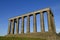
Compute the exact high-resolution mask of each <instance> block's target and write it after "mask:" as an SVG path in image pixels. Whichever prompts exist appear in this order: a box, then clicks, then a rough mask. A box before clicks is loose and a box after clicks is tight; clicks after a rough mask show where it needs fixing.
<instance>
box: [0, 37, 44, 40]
mask: <svg viewBox="0 0 60 40" xmlns="http://www.w3.org/2000/svg"><path fill="white" fill-rule="evenodd" d="M0 40H45V39H40V38H27V37H26V38H24V37H0Z"/></svg>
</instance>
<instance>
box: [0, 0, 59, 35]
mask: <svg viewBox="0 0 60 40" xmlns="http://www.w3.org/2000/svg"><path fill="white" fill-rule="evenodd" d="M47 7H49V8H51V9H52V12H53V14H54V19H55V25H56V32H57V33H58V32H60V0H0V36H3V35H6V34H7V30H8V19H9V18H11V17H14V16H18V15H23V14H27V13H28V12H31V11H34V10H39V9H43V8H47ZM37 17H38V18H37V20H39V16H37ZM32 18H33V17H31V20H32ZM45 22H46V21H45ZM25 23H26V20H25ZM45 24H46V23H45ZM30 25H31V27H32V21H31V24H30ZM37 26H40V25H39V22H38V24H37ZM25 28H26V25H25ZM38 28H39V27H38ZM46 28H47V27H46ZM25 31H26V30H25ZM38 31H39V29H38ZM31 32H32V28H31Z"/></svg>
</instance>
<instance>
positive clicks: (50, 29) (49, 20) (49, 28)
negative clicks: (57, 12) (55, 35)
mask: <svg viewBox="0 0 60 40" xmlns="http://www.w3.org/2000/svg"><path fill="white" fill-rule="evenodd" d="M47 17H48V30H49V32H52V24H51V22H52V21H51V13H50V10H48V11H47Z"/></svg>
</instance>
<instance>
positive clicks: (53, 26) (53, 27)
mask: <svg viewBox="0 0 60 40" xmlns="http://www.w3.org/2000/svg"><path fill="white" fill-rule="evenodd" d="M51 21H52V22H51V24H52V30H53V32H56V30H55V22H54V16H52V15H51Z"/></svg>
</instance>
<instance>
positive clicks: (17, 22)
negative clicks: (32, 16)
mask: <svg viewBox="0 0 60 40" xmlns="http://www.w3.org/2000/svg"><path fill="white" fill-rule="evenodd" d="M16 34H19V19H18V18H17V19H16Z"/></svg>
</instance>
